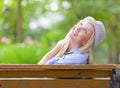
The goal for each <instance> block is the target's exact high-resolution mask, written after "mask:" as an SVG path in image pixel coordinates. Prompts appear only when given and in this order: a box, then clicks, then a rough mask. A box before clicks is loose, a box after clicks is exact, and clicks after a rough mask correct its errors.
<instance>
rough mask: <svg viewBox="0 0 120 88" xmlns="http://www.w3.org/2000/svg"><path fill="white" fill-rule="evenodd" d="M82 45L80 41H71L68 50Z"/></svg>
mask: <svg viewBox="0 0 120 88" xmlns="http://www.w3.org/2000/svg"><path fill="white" fill-rule="evenodd" d="M80 46H81V45H80V44H79V43H76V42H71V43H70V46H69V49H68V50H69V51H70V50H72V49H76V48H80Z"/></svg>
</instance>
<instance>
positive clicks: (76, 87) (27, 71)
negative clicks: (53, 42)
mask: <svg viewBox="0 0 120 88" xmlns="http://www.w3.org/2000/svg"><path fill="white" fill-rule="evenodd" d="M116 68H117V69H118V68H119V66H116V65H115V64H113V65H0V88H120V87H118V84H117V82H116V73H115V72H116V71H115V70H116ZM116 85H117V86H116Z"/></svg>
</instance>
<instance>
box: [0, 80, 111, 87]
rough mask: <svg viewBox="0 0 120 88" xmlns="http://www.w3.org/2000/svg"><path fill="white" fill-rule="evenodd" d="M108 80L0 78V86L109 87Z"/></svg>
mask: <svg viewBox="0 0 120 88" xmlns="http://www.w3.org/2000/svg"><path fill="white" fill-rule="evenodd" d="M109 83H110V81H109V80H74V79H71V80H70V79H69V80H64V79H62V80H59V79H56V80H55V79H54V80H52V79H51V80H47V79H46V80H30V79H28V80H22V79H21V80H0V87H1V88H110V85H109Z"/></svg>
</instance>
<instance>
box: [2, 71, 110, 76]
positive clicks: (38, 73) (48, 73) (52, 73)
mask: <svg viewBox="0 0 120 88" xmlns="http://www.w3.org/2000/svg"><path fill="white" fill-rule="evenodd" d="M111 75H112V71H111V70H90V69H89V70H83V69H82V70H74V69H73V70H72V69H71V70H70V69H69V70H67V69H65V70H22V69H21V70H17V69H16V70H7V69H6V70H3V71H0V78H21V77H27V78H33V77H35V78H44V77H47V78H80V77H110V76H111Z"/></svg>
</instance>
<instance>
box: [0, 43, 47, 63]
mask: <svg viewBox="0 0 120 88" xmlns="http://www.w3.org/2000/svg"><path fill="white" fill-rule="evenodd" d="M41 47H42V48H41ZM42 49H43V46H39V45H35V44H33V45H28V44H11V45H1V47H0V63H3V64H36V63H38V61H39V60H40V58H41V57H42V56H43V55H44V54H45V53H46V50H48V49H45V51H44V50H42Z"/></svg>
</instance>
